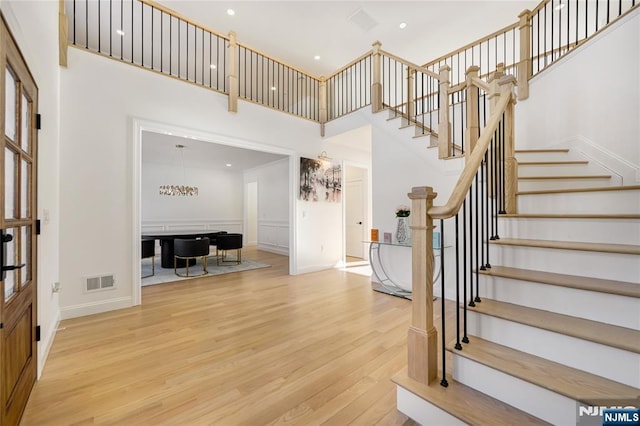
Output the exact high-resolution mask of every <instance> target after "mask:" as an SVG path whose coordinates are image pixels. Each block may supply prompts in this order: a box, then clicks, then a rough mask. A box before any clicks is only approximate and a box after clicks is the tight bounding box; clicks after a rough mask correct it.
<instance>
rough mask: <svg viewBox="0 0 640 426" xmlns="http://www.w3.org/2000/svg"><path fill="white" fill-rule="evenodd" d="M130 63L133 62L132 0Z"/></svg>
mask: <svg viewBox="0 0 640 426" xmlns="http://www.w3.org/2000/svg"><path fill="white" fill-rule="evenodd" d="M131 63H133V1H132V2H131Z"/></svg>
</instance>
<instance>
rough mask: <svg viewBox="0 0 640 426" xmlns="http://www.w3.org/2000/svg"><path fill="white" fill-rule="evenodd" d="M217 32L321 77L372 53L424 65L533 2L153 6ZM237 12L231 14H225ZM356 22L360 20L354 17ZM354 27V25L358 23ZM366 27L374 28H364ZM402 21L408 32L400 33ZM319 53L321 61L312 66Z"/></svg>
mask: <svg viewBox="0 0 640 426" xmlns="http://www.w3.org/2000/svg"><path fill="white" fill-rule="evenodd" d="M158 3H160V4H162V5H164V6H166V7H168V8H170V9H173V10H175V11H177V12H178V13H180V14H181V15H184V16H185V17H188V18H191V19H192V20H194V21H195V22H197V23H199V24H201V25H204V26H206V27H207V28H209V29H212V30H215V31H217V32H218V33H221V34H224V35H226V34H228V33H229V31H232V30H233V31H235V32H236V34H237V37H238V41H239V42H241V43H244V44H246V45H248V46H249V47H252V48H254V49H257V50H259V51H261V52H262V53H264V54H267V55H270V56H272V57H274V58H276V59H279V60H281V61H283V62H285V63H286V64H288V65H291V66H293V67H296V68H298V69H301V70H302V71H306V72H309V73H310V74H312V75H314V76H316V77H319V76H329V75H331V74H332V73H333V72H335V71H336V70H337V69H339V68H340V67H342V66H344V65H346V64H348V63H349V62H351V61H352V60H354V59H356V58H357V57H359V56H360V55H362V54H363V53H365V52H367V51H369V50H370V49H371V45H372V43H373V42H375V41H376V40H378V41H380V42H381V43H382V48H383V49H384V50H386V51H388V52H390V53H393V54H395V55H397V56H400V57H402V58H404V59H407V60H409V61H412V62H414V63H418V64H424V63H426V62H428V61H430V60H433V59H435V58H437V57H438V56H441V55H443V54H445V53H448V52H450V51H452V50H454V49H457V48H459V47H462V46H463V45H465V44H467V43H469V42H472V41H474V40H477V39H478V38H481V37H484V36H486V35H488V34H490V33H492V32H494V31H496V30H498V29H501V28H503V27H505V26H507V25H510V24H512V23H514V22H517V21H518V14H519V13H520V12H522V11H523V10H524V9H533V8H534V7H535V6H536V5H537V4H538V3H539V1H531V0H509V1H507V0H502V1H481V0H470V1H469V0H468V1H455V0H448V1H442V0H441V1H433V0H426V1H424V0H423V1H376V0H373V1H372V0H369V1H330V0H329V1H326V0H325V1H300V0H299V1H237V0H236V1H233V0H215V1H205V0H158ZM229 8H232V9H233V10H234V11H235V12H236V13H235V15H234V16H229V15H227V13H226V10H227V9H229ZM359 18H360V19H359ZM356 21H357V22H359V24H358V23H356ZM364 21H368V22H369V23H370V24H372V25H373V27H372V28H370V29H363V26H362V25H363V23H364ZM401 22H405V23H406V24H407V27H406V28H405V29H404V30H401V29H400V28H399V25H400V23H401ZM315 55H320V57H321V59H320V60H314V59H313V57H314V56H315Z"/></svg>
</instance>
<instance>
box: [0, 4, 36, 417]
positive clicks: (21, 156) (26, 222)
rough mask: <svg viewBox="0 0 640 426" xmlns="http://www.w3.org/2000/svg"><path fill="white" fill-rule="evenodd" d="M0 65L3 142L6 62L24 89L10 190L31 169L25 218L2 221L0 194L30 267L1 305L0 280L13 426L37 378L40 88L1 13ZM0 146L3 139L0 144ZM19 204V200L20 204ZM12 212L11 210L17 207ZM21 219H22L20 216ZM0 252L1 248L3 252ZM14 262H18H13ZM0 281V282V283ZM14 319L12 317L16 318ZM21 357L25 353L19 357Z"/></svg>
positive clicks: (1, 354) (5, 225) (0, 413)
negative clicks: (24, 322)
mask: <svg viewBox="0 0 640 426" xmlns="http://www.w3.org/2000/svg"><path fill="white" fill-rule="evenodd" d="M0 21H1V22H0V27H1V29H0V44H1V45H0V52H1V54H0V63H1V64H2V65H3V67H2V68H4V69H3V70H2V75H1V76H0V87H2V93H1V95H2V99H1V100H0V103H1V104H2V107H1V108H0V127H2V131H3V138H5V135H4V133H5V127H6V123H5V115H6V110H5V108H6V105H5V99H6V98H5V96H6V95H5V91H4V90H5V84H6V81H5V79H6V69H7V62H11V67H12V69H13V72H14V73H15V76H14V78H15V79H16V81H17V82H21V83H23V84H21V85H20V87H21V88H23V90H25V89H28V90H25V92H22V91H17V92H16V111H15V114H16V116H18V115H19V116H20V120H19V123H18V124H20V126H19V128H18V129H16V137H15V138H14V139H16V140H14V141H12V143H13V144H14V145H16V146H17V153H16V156H17V162H16V164H15V165H14V166H15V169H16V171H15V175H14V185H17V186H18V187H20V186H21V185H22V173H23V164H24V160H26V164H28V165H29V164H30V168H28V170H29V171H28V174H29V177H30V180H29V182H28V184H27V190H28V191H29V194H28V198H27V200H28V201H27V203H28V206H27V211H26V213H20V214H19V215H17V216H19V217H14V218H10V219H7V218H5V212H4V205H5V192H4V189H3V192H2V194H1V196H0V199H1V201H2V205H3V208H2V210H3V211H2V217H1V218H0V228H2V229H3V230H4V229H9V228H14V229H20V228H25V227H30V230H31V234H30V235H29V238H28V243H29V246H28V249H29V251H28V252H26V253H27V256H28V262H25V259H23V258H22V254H24V253H25V252H24V251H23V250H22V245H23V244H25V242H24V241H23V238H22V235H23V234H22V233H21V232H20V234H18V235H15V233H14V238H17V242H18V244H16V248H15V250H16V254H17V253H21V254H20V262H22V263H27V267H28V268H30V269H29V270H28V271H29V276H28V281H27V282H26V283H24V284H23V283H22V274H23V272H24V271H26V270H27V269H26V268H25V269H20V271H21V272H20V273H19V274H18V283H19V284H20V286H19V288H18V292H17V294H15V297H13V298H11V299H10V300H9V302H8V303H5V287H4V284H5V283H4V281H3V285H2V286H1V293H2V303H1V304H0V320H1V321H2V322H3V325H4V327H3V328H2V330H1V331H0V333H1V338H0V371H1V372H2V373H0V377H2V378H3V381H2V382H1V383H0V385H1V386H2V387H1V389H0V396H1V397H0V401H1V407H0V424H1V423H3V422H6V423H14V422H18V421H19V420H20V418H21V416H22V414H23V412H24V408H25V407H26V404H27V401H28V398H29V395H30V394H31V390H32V388H33V385H34V384H35V382H36V381H37V376H38V343H37V342H38V331H37V327H38V237H37V236H38V229H37V212H38V204H37V201H38V128H37V121H36V120H37V118H36V117H37V114H38V105H39V88H38V85H37V83H36V80H35V78H34V76H33V74H32V73H31V71H30V69H29V66H28V64H27V61H26V59H25V57H24V55H23V54H22V52H21V50H20V46H19V45H18V42H17V41H16V39H15V37H14V36H13V34H12V32H11V29H10V27H9V25H8V23H7V21H6V19H5V16H4V14H3V13H0ZM27 79H28V80H29V82H28V83H27V84H25V81H26V80H27ZM25 85H28V87H26V88H25V87H24V86H25ZM29 90H30V91H31V93H29ZM23 93H27V94H28V97H29V98H30V99H29V100H30V101H31V110H30V111H29V114H30V116H29V117H28V119H29V127H28V129H27V131H28V132H29V134H30V140H29V142H30V144H31V146H30V151H29V152H27V151H25V150H24V149H23V148H22V140H21V139H22V131H23V126H22V125H21V124H22V110H21V109H22V105H23V104H22V102H23V101H22V95H23ZM3 141H4V139H3ZM5 144H6V142H3V144H2V148H0V150H1V152H0V162H1V164H2V176H3V178H4V174H5V170H4V168H5V166H6V163H5V161H6V160H5V153H6V149H5V146H6V145H5ZM15 198H16V200H17V203H18V204H17V207H19V208H20V210H22V206H21V205H20V203H21V202H23V201H24V199H23V197H22V195H21V194H20V191H18V192H16V195H15ZM21 200H23V201H21ZM17 207H14V208H17ZM23 214H24V216H23ZM0 244H3V243H2V242H0ZM3 248H4V247H3ZM15 261H16V259H13V260H9V259H7V262H10V263H11V264H13V263H14V262H15ZM15 263H17V262H15ZM0 279H1V278H0ZM27 306H30V309H31V311H30V313H29V314H30V320H29V321H30V323H29V330H28V331H25V334H28V335H29V338H30V340H29V345H30V352H29V353H28V358H26V361H25V363H24V364H23V365H19V367H20V373H19V374H18V375H17V376H16V382H15V387H13V388H12V392H14V394H12V396H11V399H12V401H11V402H10V403H9V404H7V405H5V400H7V402H9V401H8V398H9V396H8V395H5V383H4V380H5V376H4V372H5V368H6V365H5V362H6V356H7V354H6V350H7V348H6V347H5V344H6V342H5V339H6V338H7V337H8V333H9V332H10V330H11V329H12V325H14V324H12V323H7V312H6V310H7V309H9V308H12V309H15V310H16V312H18V313H20V312H22V313H24V312H26V309H27ZM16 318H18V317H17V315H16ZM19 318H24V314H23V315H21V316H20V317H19ZM19 322H20V320H19V319H16V320H15V327H18V325H19ZM23 353H24V352H23ZM15 398H18V400H15ZM21 401H23V405H22V406H16V408H15V409H16V410H19V411H14V410H13V409H12V410H10V412H7V411H6V408H7V406H9V405H13V404H15V403H21ZM8 415H11V416H13V417H9V418H7V416H8Z"/></svg>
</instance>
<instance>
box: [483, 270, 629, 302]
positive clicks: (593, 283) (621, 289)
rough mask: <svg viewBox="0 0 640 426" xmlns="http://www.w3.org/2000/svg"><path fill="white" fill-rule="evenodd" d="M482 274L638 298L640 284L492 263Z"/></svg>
mask: <svg viewBox="0 0 640 426" xmlns="http://www.w3.org/2000/svg"><path fill="white" fill-rule="evenodd" d="M480 273H481V274H483V275H490V276H494V277H503V278H512V279H516V280H521V281H531V282H538V283H542V284H549V285H556V286H561V287H569V288H575V289H581V290H588V291H597V292H600V293H608V294H617V295H620V296H628V297H638V298H640V284H635V283H630V282H626V281H615V280H606V279H601V278H593V277H582V276H577V275H566V274H557V273H553V272H545V271H534V270H531V269H520V268H511V267H508V266H496V265H492V266H491V268H490V269H487V270H485V271H480Z"/></svg>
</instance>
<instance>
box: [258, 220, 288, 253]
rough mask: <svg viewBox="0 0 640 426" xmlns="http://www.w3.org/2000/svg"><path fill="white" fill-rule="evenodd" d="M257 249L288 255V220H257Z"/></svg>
mask: <svg viewBox="0 0 640 426" xmlns="http://www.w3.org/2000/svg"><path fill="white" fill-rule="evenodd" d="M258 249H259V250H265V251H269V252H272V253H277V254H282V255H285V256H288V255H289V222H287V221H284V220H261V221H258Z"/></svg>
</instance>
